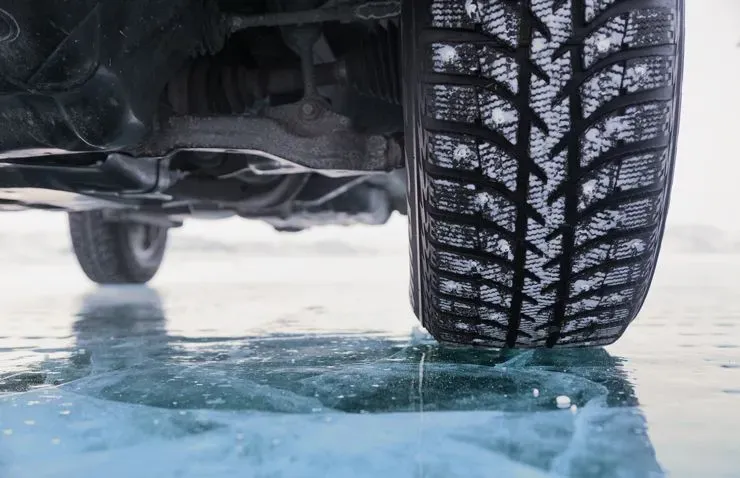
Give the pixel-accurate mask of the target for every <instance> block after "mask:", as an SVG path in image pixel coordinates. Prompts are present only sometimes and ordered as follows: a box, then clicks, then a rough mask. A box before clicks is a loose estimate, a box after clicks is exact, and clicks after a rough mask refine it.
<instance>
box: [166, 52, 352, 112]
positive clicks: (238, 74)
mask: <svg viewBox="0 0 740 478" xmlns="http://www.w3.org/2000/svg"><path fill="white" fill-rule="evenodd" d="M313 70H314V75H313V77H314V81H315V83H316V85H317V86H325V85H330V84H335V83H339V82H341V81H343V75H344V68H343V66H342V65H341V64H339V63H330V64H323V65H316V66H315V67H314V68H313ZM303 89H304V78H303V73H302V71H301V69H300V67H298V66H297V67H296V68H282V69H250V68H247V67H246V66H238V65H237V66H234V65H228V64H223V63H220V62H219V61H218V59H217V58H215V57H200V58H198V59H196V60H195V61H194V62H193V63H191V64H190V65H188V66H187V67H186V68H185V69H183V70H182V71H181V72H180V73H179V74H178V75H177V76H176V77H175V78H174V79H173V80H172V81H171V82H170V83H169V85H168V86H167V92H166V97H167V100H168V102H169V104H170V105H171V106H172V109H173V111H174V112H175V113H176V114H177V115H187V114H192V115H212V114H244V113H248V112H250V111H252V110H255V109H259V108H260V107H261V106H262V105H263V104H264V103H265V102H266V100H267V99H268V98H269V97H270V96H271V95H278V94H285V93H292V92H300V91H303Z"/></svg>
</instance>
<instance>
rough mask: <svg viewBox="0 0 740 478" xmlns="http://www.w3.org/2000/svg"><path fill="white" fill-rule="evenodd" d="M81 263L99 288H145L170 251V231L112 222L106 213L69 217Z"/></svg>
mask: <svg viewBox="0 0 740 478" xmlns="http://www.w3.org/2000/svg"><path fill="white" fill-rule="evenodd" d="M69 231H70V235H71V238H72V246H73V248H74V252H75V255H76V256H77V260H78V262H79V263H80V266H81V267H82V270H83V271H84V272H85V275H87V277H88V278H90V280H92V281H93V282H97V283H98V284H143V283H145V282H148V281H149V280H150V279H151V278H152V277H154V275H155V274H156V273H157V271H158V270H159V266H160V265H161V264H162V259H163V258H164V252H165V249H166V247H167V231H168V230H167V228H165V227H159V226H152V225H146V224H138V223H131V222H109V221H107V220H106V219H105V216H104V214H103V211H85V212H72V213H69Z"/></svg>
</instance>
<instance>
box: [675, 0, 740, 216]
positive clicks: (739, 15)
mask: <svg viewBox="0 0 740 478" xmlns="http://www.w3.org/2000/svg"><path fill="white" fill-rule="evenodd" d="M686 9H687V11H686V17H687V18H686V30H687V31H686V64H685V70H684V94H683V112H682V119H681V133H680V136H679V148H678V158H677V163H676V173H675V177H674V187H673V199H672V202H671V212H670V216H669V223H672V224H688V223H698V224H710V225H715V226H718V227H721V228H725V229H737V230H740V217H738V212H737V208H738V206H740V188H738V182H739V180H740V46H738V44H739V43H740V0H686Z"/></svg>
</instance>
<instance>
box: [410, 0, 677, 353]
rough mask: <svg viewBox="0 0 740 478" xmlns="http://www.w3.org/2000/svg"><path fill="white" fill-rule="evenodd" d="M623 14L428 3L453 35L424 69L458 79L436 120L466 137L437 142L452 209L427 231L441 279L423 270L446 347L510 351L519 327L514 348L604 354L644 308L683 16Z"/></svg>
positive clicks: (439, 184) (435, 177) (436, 184)
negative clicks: (600, 350)
mask: <svg viewBox="0 0 740 478" xmlns="http://www.w3.org/2000/svg"><path fill="white" fill-rule="evenodd" d="M620 3H624V0H583V1H582V2H578V4H580V5H581V6H582V11H577V12H574V11H573V10H574V5H576V4H577V3H576V2H574V1H573V0H531V1H530V2H525V3H522V2H519V1H515V0H496V1H494V0H433V1H431V2H430V4H431V8H430V9H429V13H430V14H431V23H430V24H429V26H430V27H432V28H435V29H450V32H449V39H447V38H446V37H444V35H441V34H440V33H439V32H437V33H436V34H435V41H434V43H432V44H429V45H426V46H425V50H424V51H425V52H426V58H425V62H424V64H425V68H426V69H427V72H429V73H439V74H443V75H444V74H449V75H454V76H455V81H454V84H449V85H448V84H444V83H431V84H426V85H425V86H424V90H423V91H424V95H425V98H424V114H425V115H426V116H427V117H428V118H431V119H434V120H437V121H439V124H440V125H442V126H441V127H440V128H439V129H441V130H444V126H443V125H444V124H447V123H448V122H451V123H456V124H457V125H458V126H457V127H456V128H455V132H449V133H448V132H444V131H440V130H438V129H437V128H435V131H426V132H425V133H424V135H425V140H426V142H425V150H424V152H425V154H426V157H425V158H424V161H425V162H426V163H427V164H428V165H429V166H433V168H428V169H427V171H426V178H427V179H426V184H427V186H426V188H424V193H425V194H426V202H427V204H428V206H429V208H431V209H429V210H430V211H431V212H434V211H440V212H441V213H444V214H442V215H441V216H433V217H429V218H427V219H426V222H425V224H426V234H427V236H426V237H428V238H429V239H431V240H433V241H434V243H435V245H434V246H432V245H431V244H427V246H426V248H427V249H428V250H427V253H426V260H427V261H428V262H429V263H430V264H434V266H435V267H436V270H437V272H427V273H426V274H424V276H425V278H426V280H427V286H426V287H427V289H426V290H425V291H424V292H423V293H424V294H425V295H426V297H427V300H428V301H429V303H430V304H432V305H433V306H434V307H432V309H434V310H432V311H430V312H429V313H428V314H427V317H428V318H431V322H430V321H429V320H427V321H426V322H427V323H426V325H427V326H428V327H429V328H430V331H431V332H432V333H433V334H435V336H437V338H439V339H440V340H448V341H452V342H463V343H473V344H480V345H489V346H500V345H503V343H506V342H507V340H508V341H509V344H510V345H511V340H512V335H511V333H507V330H508V329H509V328H510V325H511V324H512V322H513V321H514V323H515V324H518V327H517V329H516V331H515V332H516V334H515V335H516V340H515V341H514V344H513V345H515V346H517V347H530V346H544V345H546V344H547V342H548V336H549V335H550V334H552V333H555V334H559V339H558V341H557V345H562V346H571V345H586V344H591V345H602V344H606V343H610V342H611V341H613V340H614V339H616V338H617V337H619V336H620V335H621V333H622V332H623V330H624V328H625V327H626V326H627V325H628V323H629V322H630V321H631V320H632V319H633V318H634V315H635V313H636V311H637V309H638V308H639V306H640V305H641V302H642V300H643V298H644V295H645V293H646V291H647V287H648V285H649V284H648V282H649V280H650V276H651V274H652V270H653V268H654V262H655V257H656V254H657V248H658V245H659V235H660V230H661V227H662V226H661V224H662V223H663V221H664V217H665V206H666V196H667V186H668V183H669V178H668V174H669V168H670V165H671V162H672V158H671V157H670V150H669V144H670V142H671V141H670V140H671V135H672V134H674V132H673V130H674V128H675V125H674V124H673V118H674V114H675V111H674V108H675V105H674V102H673V101H669V100H667V98H670V96H671V93H672V92H673V93H675V92H674V91H673V90H674V86H675V82H676V80H677V72H676V66H677V61H676V58H674V56H672V55H671V54H670V53H666V52H667V51H670V50H666V49H661V50H656V49H655V48H652V49H651V47H664V46H669V47H670V46H672V47H674V48H677V45H676V42H677V35H678V33H679V32H678V30H677V28H678V10H677V8H667V7H660V8H657V7H649V8H635V9H632V10H629V11H627V12H624V9H621V11H620V10H617V9H613V7H615V6H617V5H618V4H620ZM633 3H636V4H637V7H639V6H640V5H639V2H633ZM646 3H647V2H646ZM676 4H677V0H676ZM525 9H526V10H525ZM612 12H618V13H612ZM530 16H531V17H532V18H534V20H536V21H532V20H530ZM574 22H575V24H574ZM457 30H468V31H475V30H477V31H479V32H482V33H483V34H484V35H485V37H486V38H490V41H488V42H486V41H480V40H476V41H471V42H464V41H461V39H462V38H464V36H461V35H460V34H459V33H458V32H457ZM523 32H527V33H528V34H529V39H528V40H527V43H522V42H521V40H522V39H523V37H522V33H523ZM576 40H577V41H578V42H580V44H577V43H575V41H576ZM522 48H526V49H527V58H526V60H523V59H522V56H521V55H520V54H519V52H521V51H522V50H521V49H522ZM614 55H619V56H618V58H617V57H615V56H614ZM612 58H616V59H617V60H618V61H611V60H612ZM465 77H469V78H470V81H469V82H468V83H466V82H465V81H464V79H465ZM441 78H444V77H441ZM481 79H484V80H490V83H484V82H481V81H480V80H481ZM440 81H444V80H440ZM525 93H526V96H524V94H525ZM633 98H634V99H635V100H634V101H631V100H632V99H633ZM637 98H639V99H640V100H639V101H638V100H637ZM610 105H613V106H610ZM575 112H578V113H577V116H574V113H575ZM525 126H526V129H522V128H523V127H525ZM466 127H467V129H466ZM482 129H486V130H490V131H491V132H492V133H494V134H497V135H499V137H500V139H498V140H496V139H495V137H493V136H491V135H485V137H481V136H483V134H482V133H481V131H482ZM527 132H528V133H527ZM523 137H524V138H526V142H527V144H526V145H522V144H517V143H518V142H524V141H523V140H522V138H523ZM642 145H645V147H644V148H643V146H642ZM630 148H631V149H630ZM648 148H649V149H648ZM521 151H526V157H524V156H523V155H522V154H521ZM574 155H575V156H574ZM524 168H526V169H524ZM525 171H526V175H523V174H524V172H525ZM458 172H460V173H458ZM463 173H464V174H463ZM476 174H477V175H479V176H480V180H473V179H467V180H466V179H465V178H472V175H476ZM525 177H526V178H527V180H526V181H525V182H526V184H523V183H522V180H521V179H523V178H525ZM520 178H521V179H520ZM492 186H495V187H492ZM500 187H503V188H504V189H505V190H506V191H509V193H510V194H509V195H506V194H503V192H502V190H501V189H500ZM569 211H570V212H569ZM572 214H575V217H576V219H575V220H573V219H571V222H569V219H568V218H569V217H573V216H572ZM486 225H489V226H486ZM490 225H493V226H494V227H495V228H497V229H500V230H501V231H502V232H503V233H504V234H499V233H497V232H495V231H493V230H491V227H490ZM522 225H523V227H522ZM565 231H571V232H570V233H569V234H566V233H565ZM633 231H634V232H633ZM445 247H451V248H456V249H462V250H469V251H471V254H469V255H465V254H462V253H458V252H452V251H447V250H445ZM486 256H490V257H491V258H492V261H490V262H489V261H486V260H485V259H484V258H485V257H486ZM518 258H521V262H517V261H518V260H520V259H518ZM501 260H504V261H505V262H504V263H503V264H502V263H501V262H500V261H501ZM564 265H567V269H566V268H564V267H563V266H564ZM516 277H519V278H520V279H519V282H517V280H516ZM517 286H519V288H517ZM563 294H565V295H563ZM456 297H457V298H459V299H460V300H456V299H455V298H456ZM515 298H518V299H519V300H518V301H517V300H515ZM517 302H520V306H518V308H517V306H516V305H514V304H516V303H517ZM475 304H478V305H475ZM491 307H492V308H493V310H494V312H493V313H492V312H491V310H492V309H491ZM506 310H508V311H509V312H508V313H506V312H504V311H506ZM558 311H559V312H558ZM514 314H516V316H514ZM455 317H457V318H458V322H457V323H456V322H455ZM485 324H488V325H487V326H485ZM492 324H493V325H492ZM456 331H457V333H458V335H455V334H456ZM509 332H511V331H509ZM495 344H499V345H495ZM549 345H552V344H549Z"/></svg>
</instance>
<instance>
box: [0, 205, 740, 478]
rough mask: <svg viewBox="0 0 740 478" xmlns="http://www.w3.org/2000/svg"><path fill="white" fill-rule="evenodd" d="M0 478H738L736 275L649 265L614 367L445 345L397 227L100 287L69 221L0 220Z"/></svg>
mask: <svg viewBox="0 0 740 478" xmlns="http://www.w3.org/2000/svg"><path fill="white" fill-rule="evenodd" d="M0 230H1V231H3V232H2V233H1V234H0V264H2V274H0V321H2V327H1V328H0V476H2V477H12V478H25V477H29V478H42V477H54V478H66V477H70V478H71V477H75V478H79V477H98V476H100V477H105V478H117V477H121V478H124V477H125V478H130V477H137V478H139V477H140V478H148V477H152V478H155V477H156V478H169V477H173V478H174V477H182V478H185V477H234V476H240V477H365V476H367V477H379V476H381V477H383V478H391V477H440V478H448V477H455V476H462V477H466V478H467V477H471V478H472V477H491V476H496V477H515V478H516V477H541V476H573V477H592V476H594V477H659V476H674V477H738V476H740V458H738V457H739V456H740V438H739V437H738V430H740V413H739V412H738V410H740V299H739V297H740V296H738V291H740V278H738V274H737V273H736V271H737V270H738V266H740V256H736V255H719V254H712V255H709V254H705V255H697V254H685V253H682V254H674V253H671V252H670V251H669V252H667V253H666V254H664V255H663V256H662V259H661V265H660V267H659V270H658V273H657V276H656V279H655V285H654V287H653V288H652V291H651V293H650V296H649V298H648V302H647V304H646V306H645V308H644V309H643V312H642V314H641V316H640V317H639V319H638V321H637V322H636V323H635V324H633V326H632V327H631V329H630V330H629V331H628V332H627V334H626V335H625V336H624V337H623V339H622V340H621V341H620V342H618V343H617V344H616V345H614V346H611V347H608V348H607V349H594V350H567V351H536V352H532V351H528V352H519V353H502V352H497V351H482V350H471V349H464V348H447V347H441V346H439V345H437V344H436V343H434V342H433V341H432V340H430V338H429V337H428V336H427V335H426V334H425V333H424V332H423V330H421V329H419V327H418V326H417V325H416V322H415V320H414V319H413V316H412V314H411V312H410V309H409V306H408V301H407V278H408V272H407V265H406V262H407V251H406V243H405V233H406V225H405V223H404V222H403V221H401V220H398V219H396V220H394V221H393V222H392V223H391V224H390V225H389V226H387V227H385V228H353V229H342V228H325V229H320V230H317V231H311V232H309V233H306V234H297V235H277V234H274V233H273V232H272V231H271V230H269V229H268V228H266V227H264V226H262V225H259V224H252V223H246V222H233V221H227V222H222V223H208V222H206V223H195V224H193V225H191V226H187V227H186V228H185V229H184V230H181V231H176V232H175V235H174V237H173V240H172V243H171V246H172V247H171V249H170V251H169V252H168V257H167V258H166V260H165V266H164V268H163V270H162V271H161V273H160V275H159V276H158V277H157V278H156V280H155V281H154V282H153V283H152V284H151V286H150V287H114V288H96V287H94V286H93V285H92V284H90V283H89V282H87V281H86V279H85V278H84V277H83V276H82V274H81V272H80V271H79V270H78V269H77V265H76V263H75V262H74V259H73V258H72V256H71V254H70V252H69V250H68V249H69V243H68V239H67V237H66V231H65V229H64V216H63V215H46V214H32V215H23V216H12V215H3V216H2V217H0Z"/></svg>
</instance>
